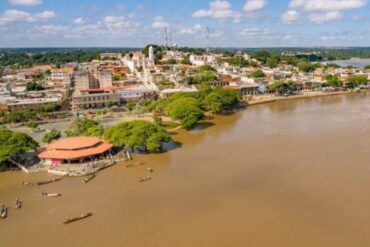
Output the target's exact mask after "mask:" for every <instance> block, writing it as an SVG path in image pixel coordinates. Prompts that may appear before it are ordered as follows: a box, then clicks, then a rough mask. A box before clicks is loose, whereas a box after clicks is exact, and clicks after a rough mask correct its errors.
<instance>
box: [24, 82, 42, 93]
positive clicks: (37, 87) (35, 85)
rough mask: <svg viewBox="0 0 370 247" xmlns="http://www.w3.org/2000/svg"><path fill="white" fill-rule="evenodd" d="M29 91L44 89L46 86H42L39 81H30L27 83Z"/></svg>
mask: <svg viewBox="0 0 370 247" xmlns="http://www.w3.org/2000/svg"><path fill="white" fill-rule="evenodd" d="M26 89H27V91H42V90H44V88H43V87H42V86H41V84H40V83H37V82H28V83H27V85H26Z"/></svg>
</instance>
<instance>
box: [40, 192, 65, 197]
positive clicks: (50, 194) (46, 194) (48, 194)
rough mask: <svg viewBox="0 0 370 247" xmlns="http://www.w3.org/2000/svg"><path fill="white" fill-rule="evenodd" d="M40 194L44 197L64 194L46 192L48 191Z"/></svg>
mask: <svg viewBox="0 0 370 247" xmlns="http://www.w3.org/2000/svg"><path fill="white" fill-rule="evenodd" d="M40 195H41V196H44V197H60V196H62V194H60V193H46V192H41V194H40Z"/></svg>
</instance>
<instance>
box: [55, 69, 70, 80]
mask: <svg viewBox="0 0 370 247" xmlns="http://www.w3.org/2000/svg"><path fill="white" fill-rule="evenodd" d="M50 77H51V80H52V81H60V82H65V81H69V80H70V74H69V73H68V72H66V71H65V70H64V69H52V70H51V75H50Z"/></svg>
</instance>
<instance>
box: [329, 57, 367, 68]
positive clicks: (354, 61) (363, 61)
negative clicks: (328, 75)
mask: <svg viewBox="0 0 370 247" xmlns="http://www.w3.org/2000/svg"><path fill="white" fill-rule="evenodd" d="M327 63H329V64H338V65H339V66H341V67H348V66H353V67H359V68H363V67H365V66H367V65H370V59H369V58H357V57H353V58H351V59H347V60H334V61H328V62H327Z"/></svg>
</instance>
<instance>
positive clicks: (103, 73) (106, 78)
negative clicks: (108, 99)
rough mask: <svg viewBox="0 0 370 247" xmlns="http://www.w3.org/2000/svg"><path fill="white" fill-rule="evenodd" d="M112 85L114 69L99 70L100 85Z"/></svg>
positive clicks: (101, 86) (103, 86) (102, 86)
mask: <svg viewBox="0 0 370 247" xmlns="http://www.w3.org/2000/svg"><path fill="white" fill-rule="evenodd" d="M111 86H112V71H110V70H100V71H99V87H100V88H105V87H111Z"/></svg>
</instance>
